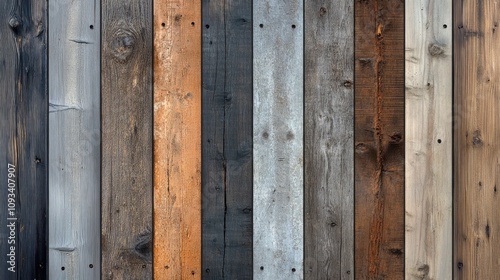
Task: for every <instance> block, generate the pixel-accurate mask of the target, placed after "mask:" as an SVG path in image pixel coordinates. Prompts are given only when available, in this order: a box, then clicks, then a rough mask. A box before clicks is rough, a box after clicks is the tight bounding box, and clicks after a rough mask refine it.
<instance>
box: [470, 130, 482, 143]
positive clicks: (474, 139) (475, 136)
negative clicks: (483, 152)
mask: <svg viewBox="0 0 500 280" xmlns="http://www.w3.org/2000/svg"><path fill="white" fill-rule="evenodd" d="M472 146H474V147H481V146H483V139H481V131H480V130H476V131H474V132H473V133H472Z"/></svg>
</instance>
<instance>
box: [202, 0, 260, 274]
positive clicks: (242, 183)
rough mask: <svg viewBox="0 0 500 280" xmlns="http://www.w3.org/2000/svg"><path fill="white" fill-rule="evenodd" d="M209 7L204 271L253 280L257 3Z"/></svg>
mask: <svg viewBox="0 0 500 280" xmlns="http://www.w3.org/2000/svg"><path fill="white" fill-rule="evenodd" d="M202 4H203V6H202V13H203V15H202V19H203V26H202V34H203V36H202V40H203V42H202V57H203V63H202V67H203V70H202V73H203V77H202V78H203V113H202V130H203V131H202V135H203V137H202V145H203V149H202V150H203V157H202V159H203V164H202V168H203V169H202V182H203V184H202V185H203V189H202V215H203V216H202V233H203V235H202V237H203V239H202V252H203V253H202V264H203V265H202V273H203V278H204V279H252V275H253V267H252V235H253V231H252V209H253V208H252V206H253V205H252V203H253V201H252V183H253V178H252V141H253V137H252V127H253V122H252V107H253V102H252V100H253V92H252V83H253V80H252V48H251V47H250V46H251V45H252V3H251V1H244V0H225V1H222V0H217V1H213V0H212V1H208V0H205V1H202Z"/></svg>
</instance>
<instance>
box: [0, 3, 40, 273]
mask: <svg viewBox="0 0 500 280" xmlns="http://www.w3.org/2000/svg"><path fill="white" fill-rule="evenodd" d="M0 17H1V18H2V24H0V40H1V42H2V43H1V44H0V85H1V86H0V100H1V102H0V117H1V120H0V147H1V149H0V181H1V184H2V187H1V188H0V194H1V200H2V202H1V203H0V205H1V207H2V209H1V210H0V218H1V221H2V226H1V227H0V251H1V255H2V256H1V257H0V259H1V261H2V264H1V265H0V267H1V271H0V279H5V280H9V279H35V278H36V279H46V278H47V251H48V247H47V241H48V240H47V239H48V232H47V226H46V225H47V207H48V206H47V188H48V186H47V185H48V182H47V175H48V169H47V168H48V166H47V162H48V151H47V128H48V126H47V116H48V106H47V102H48V91H47V2H46V1H29V2H28V1H15V0H6V1H1V3H0ZM12 165H13V166H15V168H14V169H15V170H12V171H13V172H9V170H8V168H9V167H12ZM9 173H10V174H14V175H15V177H12V175H11V177H9ZM8 179H13V180H14V182H12V181H10V182H9V181H8ZM8 183H12V184H13V185H14V188H13V190H12V192H10V191H8V189H9V188H8ZM9 194H11V195H10V196H8V195H9ZM12 194H13V195H12ZM8 198H11V199H15V202H12V201H10V202H11V203H15V210H12V215H11V214H10V213H11V212H10V211H8ZM8 218H12V219H13V220H7V219H8ZM15 218H17V220H15ZM11 223H14V224H15V229H14V227H13V230H14V232H15V239H8V237H10V236H11V230H10V228H9V227H8V225H10V224H11ZM8 240H15V244H14V243H12V242H11V243H9V241H8ZM11 246H15V248H14V250H15V255H16V259H15V264H14V265H15V268H14V270H15V272H11V271H9V270H8V268H9V267H11V265H9V264H7V261H8V260H10V257H9V259H8V257H7V254H11V252H10V249H11Z"/></svg>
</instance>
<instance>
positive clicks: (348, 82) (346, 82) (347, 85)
mask: <svg viewBox="0 0 500 280" xmlns="http://www.w3.org/2000/svg"><path fill="white" fill-rule="evenodd" d="M344 87H346V88H350V87H352V81H349V80H346V81H344Z"/></svg>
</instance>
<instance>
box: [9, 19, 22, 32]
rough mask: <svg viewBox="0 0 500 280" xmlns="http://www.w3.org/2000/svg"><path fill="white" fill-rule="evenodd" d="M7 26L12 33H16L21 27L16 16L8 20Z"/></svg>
mask: <svg viewBox="0 0 500 280" xmlns="http://www.w3.org/2000/svg"><path fill="white" fill-rule="evenodd" d="M9 26H10V29H12V31H14V32H17V31H18V30H19V27H20V26H21V20H20V19H19V18H18V17H17V16H16V15H13V16H12V17H10V19H9Z"/></svg>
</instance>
